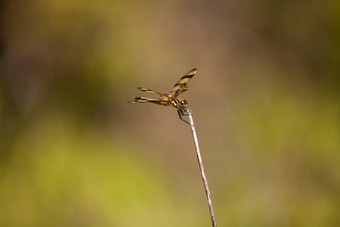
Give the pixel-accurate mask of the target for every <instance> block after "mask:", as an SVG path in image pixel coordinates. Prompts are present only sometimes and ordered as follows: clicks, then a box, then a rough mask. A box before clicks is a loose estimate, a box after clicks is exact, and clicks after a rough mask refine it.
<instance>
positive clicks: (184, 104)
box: [179, 99, 188, 109]
mask: <svg viewBox="0 0 340 227" xmlns="http://www.w3.org/2000/svg"><path fill="white" fill-rule="evenodd" d="M179 103H180V107H181V108H183V109H185V108H187V107H188V101H187V100H185V99H182V100H181V101H180V102H179Z"/></svg>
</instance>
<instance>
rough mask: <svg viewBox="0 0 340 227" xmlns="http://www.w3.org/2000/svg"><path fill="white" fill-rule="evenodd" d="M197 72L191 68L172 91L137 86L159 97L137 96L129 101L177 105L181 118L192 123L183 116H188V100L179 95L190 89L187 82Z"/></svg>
mask: <svg viewBox="0 0 340 227" xmlns="http://www.w3.org/2000/svg"><path fill="white" fill-rule="evenodd" d="M196 73H197V69H196V68H194V69H192V70H190V71H189V72H188V73H187V74H185V75H184V76H182V78H181V79H179V81H177V83H176V84H175V86H174V87H173V88H172V90H171V91H170V93H160V92H157V91H153V90H150V89H147V88H143V87H137V89H139V90H141V91H144V92H147V93H151V94H154V95H158V96H159V97H158V98H147V97H135V99H134V100H132V101H128V103H154V104H158V105H163V106H172V107H175V108H176V109H177V113H178V116H179V119H181V120H182V121H184V122H185V123H187V124H190V123H189V122H187V121H186V120H185V119H183V116H188V109H187V108H188V101H187V100H185V99H179V98H177V97H178V96H179V95H180V94H182V93H183V92H185V91H187V90H188V89H189V87H188V86H187V84H188V82H189V81H190V79H191V78H192V77H193V76H195V75H196Z"/></svg>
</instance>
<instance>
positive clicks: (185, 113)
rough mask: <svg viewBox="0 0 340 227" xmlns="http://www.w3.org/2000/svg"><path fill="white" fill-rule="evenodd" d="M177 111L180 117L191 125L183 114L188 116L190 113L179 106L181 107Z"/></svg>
mask: <svg viewBox="0 0 340 227" xmlns="http://www.w3.org/2000/svg"><path fill="white" fill-rule="evenodd" d="M177 113H178V116H179V119H181V120H182V121H184V122H185V123H187V124H189V125H190V123H189V122H187V121H186V120H185V119H183V116H188V113H187V112H186V111H185V110H183V109H180V108H179V109H177Z"/></svg>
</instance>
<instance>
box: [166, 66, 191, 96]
mask: <svg viewBox="0 0 340 227" xmlns="http://www.w3.org/2000/svg"><path fill="white" fill-rule="evenodd" d="M196 73H197V69H195V68H194V69H192V70H190V71H189V72H188V73H187V74H185V75H184V76H183V77H182V78H181V79H180V80H179V81H177V83H176V84H175V86H174V87H173V88H172V91H171V92H170V95H171V96H172V97H174V98H176V97H177V96H178V95H179V94H181V93H183V92H184V91H186V90H188V86H186V85H187V83H188V82H189V80H190V79H191V78H192V77H193V76H195V74H196Z"/></svg>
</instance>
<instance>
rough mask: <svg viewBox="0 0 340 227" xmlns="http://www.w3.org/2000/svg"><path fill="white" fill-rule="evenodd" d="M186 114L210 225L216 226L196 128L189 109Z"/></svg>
mask: <svg viewBox="0 0 340 227" xmlns="http://www.w3.org/2000/svg"><path fill="white" fill-rule="evenodd" d="M188 116H189V120H190V125H191V132H192V135H193V137H194V143H195V148H196V155H197V160H198V165H199V167H200V170H201V175H202V180H203V184H204V189H205V194H206V196H207V199H208V205H209V210H210V218H211V222H212V226H213V227H216V221H215V214H214V209H213V205H212V202H211V196H210V190H209V186H208V181H207V177H206V176H205V173H204V167H203V162H202V157H201V153H200V148H199V146H198V140H197V135H196V129H195V125H194V120H193V119H192V114H191V110H188Z"/></svg>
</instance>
